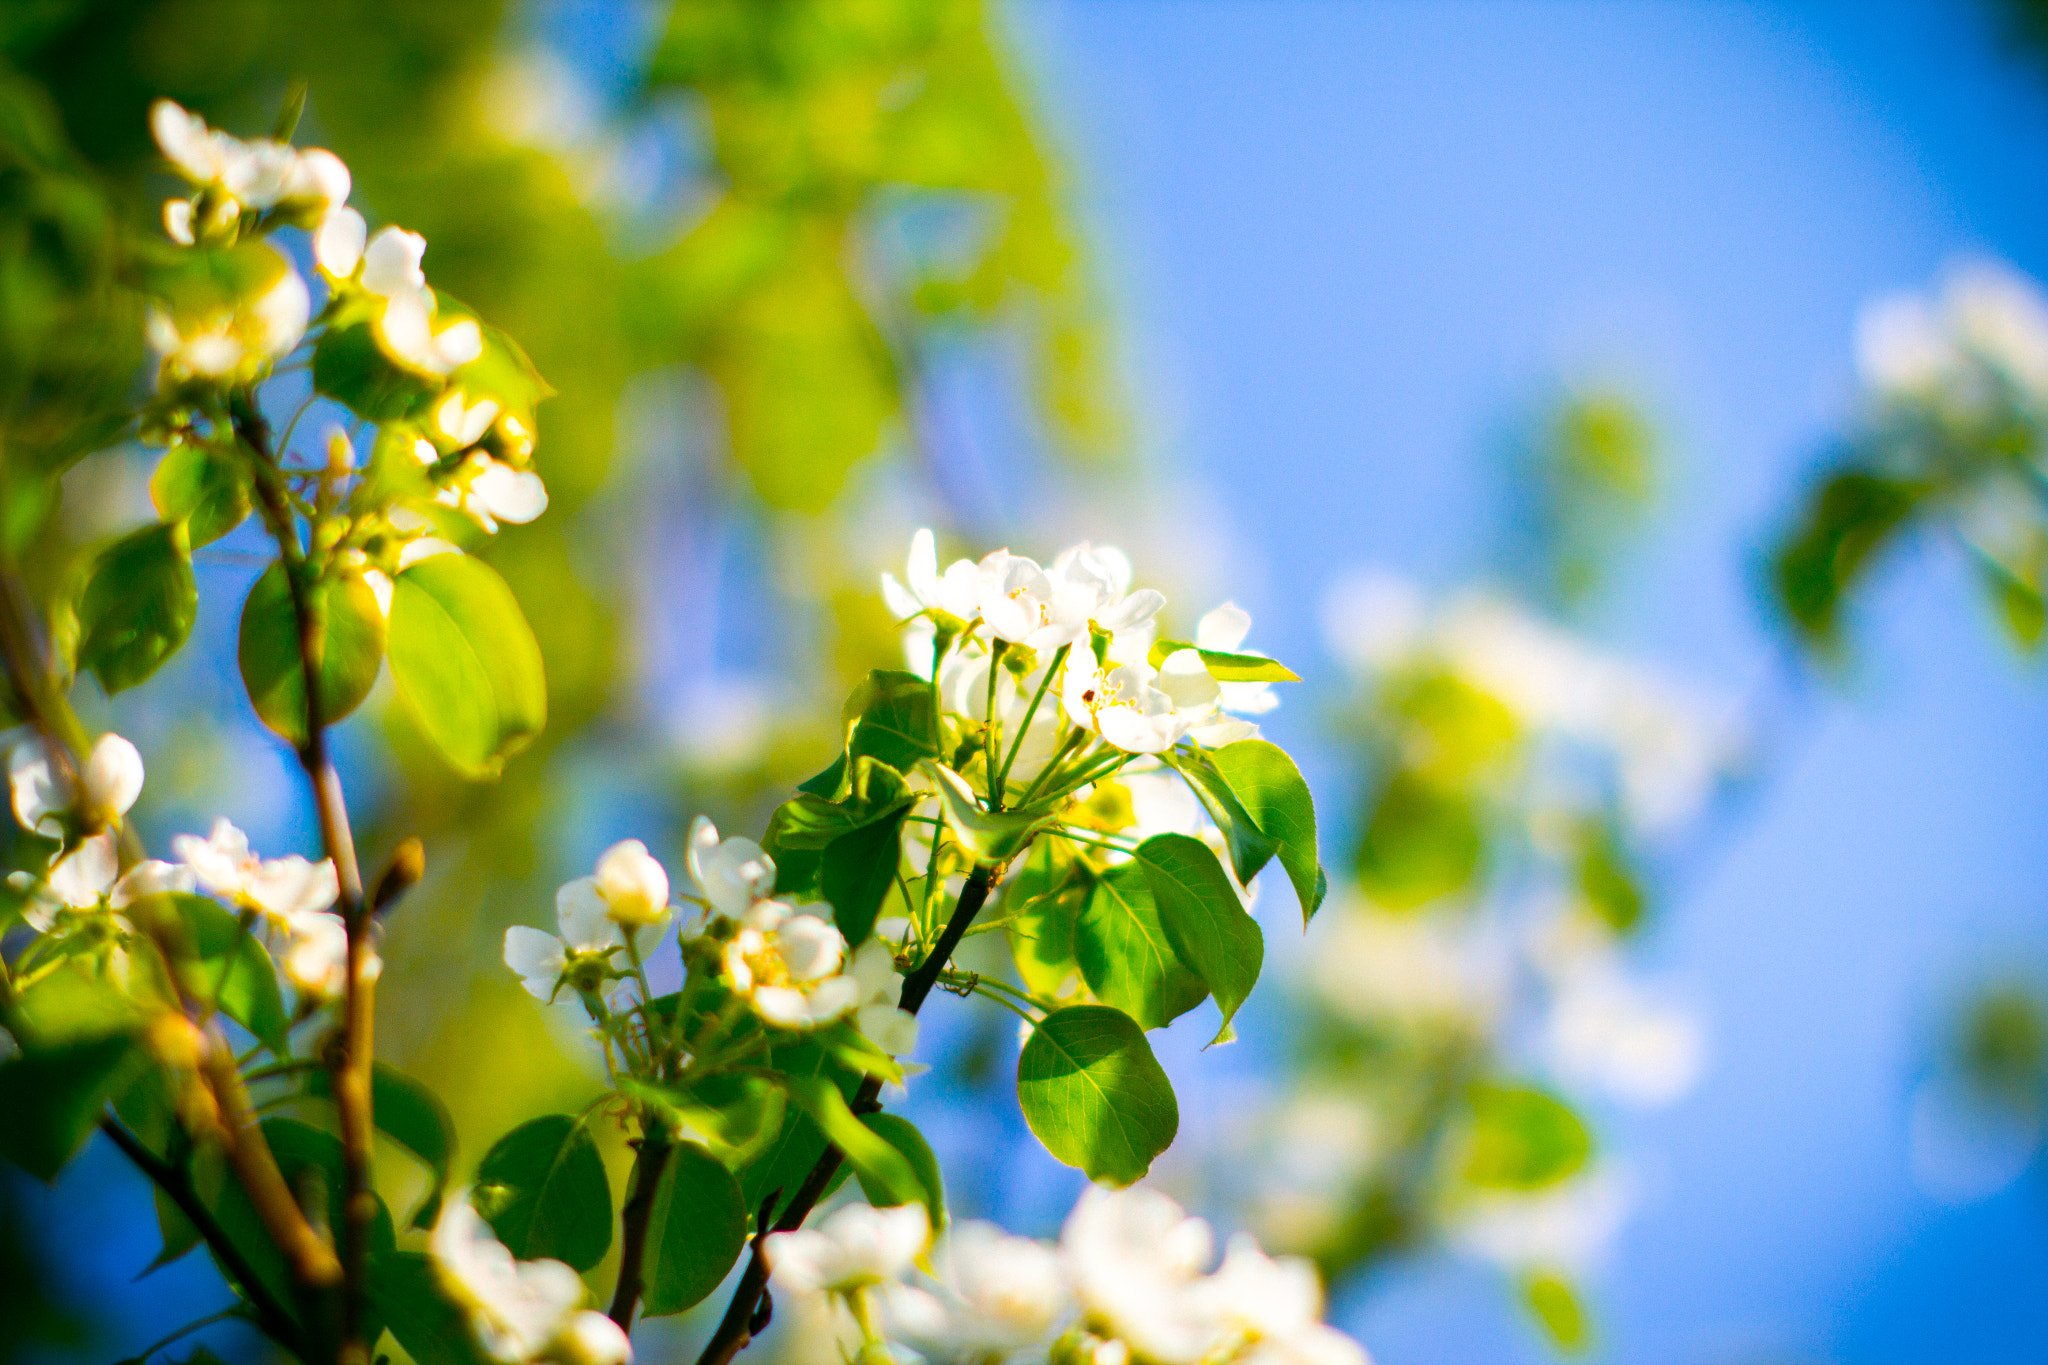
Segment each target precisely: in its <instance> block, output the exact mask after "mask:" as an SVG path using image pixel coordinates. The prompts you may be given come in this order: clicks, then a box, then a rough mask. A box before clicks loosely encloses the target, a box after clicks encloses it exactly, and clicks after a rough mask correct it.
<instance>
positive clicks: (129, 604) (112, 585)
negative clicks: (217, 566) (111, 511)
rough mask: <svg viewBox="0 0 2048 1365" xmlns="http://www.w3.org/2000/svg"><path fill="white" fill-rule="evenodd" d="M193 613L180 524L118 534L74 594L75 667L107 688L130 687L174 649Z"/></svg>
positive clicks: (195, 604) (194, 589) (195, 597)
mask: <svg viewBox="0 0 2048 1365" xmlns="http://www.w3.org/2000/svg"><path fill="white" fill-rule="evenodd" d="M198 611H199V586H198V584H197V583H196V582H194V581H193V578H192V554H191V550H190V542H189V541H188V540H187V539H186V533H185V526H184V523H182V522H163V523H159V524H157V525H155V526H145V527H143V528H142V529H141V530H139V531H136V532H133V533H132V534H129V535H125V536H123V537H121V538H120V539H119V540H117V541H115V542H114V543H113V544H112V545H110V546H108V547H107V548H106V550H104V551H103V552H102V553H101V554H100V557H99V562H98V563H97V564H95V565H94V566H93V571H92V577H91V578H90V579H89V580H87V582H86V585H85V591H84V592H83V593H82V594H81V595H80V597H79V601H78V641H79V643H78V662H79V665H80V666H81V667H84V668H89V669H91V670H92V672H93V676H95V677H97V678H98V679H99V680H100V686H101V687H104V688H105V689H106V690H107V691H109V692H119V691H122V690H124V689H126V688H130V687H133V686H135V685H136V684H137V683H139V682H141V681H142V680H143V679H145V678H147V677H148V676H149V675H150V674H152V673H154V672H156V671H157V669H159V668H161V667H162V666H163V663H164V661H165V660H166V659H168V658H170V657H171V655H173V654H175V653H177V651H178V648H179V646H181V645H183V644H184V643H185V640H186V637H187V636H189V635H191V633H192V618H193V617H194V616H195V615H197V614H198Z"/></svg>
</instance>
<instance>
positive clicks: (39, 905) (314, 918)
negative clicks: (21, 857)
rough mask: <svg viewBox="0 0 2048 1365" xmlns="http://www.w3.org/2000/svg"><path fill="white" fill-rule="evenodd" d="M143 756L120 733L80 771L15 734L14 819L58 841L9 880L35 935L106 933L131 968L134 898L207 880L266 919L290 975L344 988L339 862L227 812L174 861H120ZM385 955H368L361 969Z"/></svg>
mask: <svg viewBox="0 0 2048 1365" xmlns="http://www.w3.org/2000/svg"><path fill="white" fill-rule="evenodd" d="M142 783H143V767H142V756H141V755H140V754H139V753H138V752H137V751H136V749H135V746H134V745H133V744H131V743H129V742H128V741H127V740H125V739H123V738H122V737H121V736H119V735H116V734H111V733H109V734H104V735H101V736H100V737H99V739H97V740H96V741H94V743H93V746H92V748H91V750H90V751H89V752H88V754H87V757H86V760H85V762H84V764H83V765H82V766H81V768H80V769H79V770H78V771H77V772H73V771H71V769H70V766H69V764H68V763H67V762H66V761H65V760H64V758H63V757H62V756H61V754H60V752H59V751H58V750H56V749H54V748H53V747H52V746H50V745H49V744H48V743H46V742H45V741H43V740H41V739H33V738H32V739H27V740H24V741H22V742H21V743H19V744H17V745H16V746H15V748H14V751H13V754H12V755H11V757H10V758H9V761H8V784H9V788H10V795H11V797H12V801H13V806H14V813H15V818H16V819H17V820H19V821H20V822H21V826H22V828H24V829H26V830H28V831H30V832H31V833H34V834H38V835H42V836H44V837H46V838H52V839H57V840H59V841H60V847H59V848H58V850H57V851H56V852H55V853H54V854H52V855H51V857H50V859H49V861H48V863H47V864H46V866H45V869H44V871H43V872H42V873H41V874H40V875H38V874H34V873H30V872H27V871H18V872H14V873H12V874H10V875H9V877H8V885H9V886H10V887H11V888H13V889H14V890H15V892H16V893H17V894H19V895H21V896H22V897H23V909H22V917H23V919H24V920H26V921H27V923H28V924H29V926H30V927H31V928H33V929H35V930H36V931H37V932H38V933H41V934H44V935H51V936H54V937H63V936H66V935H68V934H70V933H72V932H73V931H75V930H81V929H88V928H90V929H96V930H98V931H101V932H102V933H103V936H104V938H105V941H106V944H107V948H108V951H109V958H108V960H109V962H110V964H112V967H113V970H114V971H115V972H117V973H122V972H125V963H126V950H125V947H124V946H123V945H124V944H125V943H126V941H127V940H128V939H130V938H132V937H133V936H134V934H135V932H136V930H135V926H134V925H133V924H132V923H131V922H130V921H129V920H128V918H127V917H126V915H124V914H123V912H124V911H126V910H127V909H128V908H129V907H130V906H132V905H133V904H134V903H135V902H137V901H139V900H142V899H143V898H145V897H148V896H154V895H159V894H162V893H165V892H176V893H185V894H189V893H192V892H194V891H198V890H204V891H207V892H210V893H212V894H214V895H216V896H219V897H220V898H221V899H223V900H225V901H226V902H228V904H229V905H231V906H233V907H234V908H236V909H238V910H242V911H245V912H247V913H249V914H250V915H252V916H255V917H256V918H257V919H258V920H260V922H261V924H262V926H263V929H264V931H265V933H266V935H267V936H268V937H269V939H270V941H271V943H272V946H273V947H274V948H275V949H276V950H277V951H278V952H279V953H280V954H281V955H282V962H283V968H284V974H285V977H286V979H287V980H288V981H290V983H291V984H292V985H293V986H294V987H296V988H297V989H298V990H299V992H300V993H301V995H302V996H303V997H305V998H306V999H308V1000H310V1001H315V1002H317V1001H322V1000H329V999H334V998H337V997H339V996H340V995H341V994H342V992H343V989H344V986H345V981H346V976H347V956H348V932H347V928H346V926H345V925H344V924H343V923H342V920H341V917H340V916H339V915H336V914H334V913H333V912H332V911H331V909H330V907H331V906H332V905H333V904H334V902H335V899H336V897H337V896H338V895H339V887H338V883H337V881H336V878H335V872H334V864H333V863H332V862H331V861H329V860H326V859H323V860H321V861H320V862H317V863H314V862H310V861H308V860H307V859H305V858H302V857H299V856H298V855H297V854H293V855H291V856H289V857H285V858H277V859H263V858H259V857H257V856H256V855H255V854H253V853H251V852H250V851H249V839H248V836H247V835H245V834H244V833H243V832H242V831H241V830H239V829H237V828H235V826H234V825H233V824H232V823H230V822H229V821H228V820H227V819H226V818H225V817H223V818H221V819H219V820H216V821H215V822H214V825H213V830H212V832H211V834H209V835H208V837H206V838H204V839H201V838H198V837H196V836H193V835H189V834H181V835H178V836H176V837H175V838H173V839H172V840H171V847H172V850H173V851H174V852H175V853H176V854H177V858H178V861H177V862H175V863H169V862H163V861H160V860H157V859H142V860H140V861H137V862H135V863H134V864H133V865H132V866H130V867H128V868H127V869H126V870H123V869H122V867H121V851H120V845H119V842H118V839H117V836H116V833H115V828H114V826H116V825H117V824H118V822H119V821H120V819H121V817H122V816H123V815H125V814H126V813H127V812H128V810H129V808H130V807H132V806H133V805H134V804H135V801H136V798H137V797H139V796H140V795H141V794H142ZM379 967H380V964H379V962H378V960H377V957H376V954H375V953H374V952H373V953H371V954H369V955H368V958H367V961H366V963H365V967H364V973H365V975H366V976H368V977H372V978H374V976H375V974H376V973H377V971H378V970H379Z"/></svg>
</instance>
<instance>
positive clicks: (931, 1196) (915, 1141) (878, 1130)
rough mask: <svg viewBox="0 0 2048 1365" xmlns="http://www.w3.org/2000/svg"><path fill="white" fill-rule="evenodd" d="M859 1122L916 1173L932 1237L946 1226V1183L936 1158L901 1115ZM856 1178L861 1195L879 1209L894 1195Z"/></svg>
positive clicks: (865, 1178)
mask: <svg viewBox="0 0 2048 1365" xmlns="http://www.w3.org/2000/svg"><path fill="white" fill-rule="evenodd" d="M860 1121H861V1122H862V1123H863V1124H865V1125H867V1127H868V1128H869V1129H870V1130H871V1131H872V1132H873V1133H874V1134H875V1135H876V1136H877V1137H879V1138H881V1139H882V1140H883V1141H885V1142H887V1143H888V1144H889V1145H890V1146H891V1147H894V1148H895V1149H896V1150H897V1151H899V1152H901V1153H902V1154H903V1159H904V1160H905V1161H907V1162H909V1163H910V1169H911V1170H912V1171H913V1172H915V1173H916V1175H917V1181H918V1184H919V1185H920V1186H922V1187H923V1189H924V1209H925V1215H926V1217H927V1218H928V1219H929V1220H930V1224H931V1230H932V1232H933V1233H934V1234H936V1233H938V1232H940V1231H941V1230H943V1229H944V1228H945V1226H946V1182H945V1177H944V1176H943V1175H941V1174H940V1171H939V1158H938V1156H937V1154H936V1153H934V1152H933V1151H932V1145H931V1144H930V1143H929V1142H927V1141H925V1137H924V1134H923V1133H921V1132H919V1131H918V1130H917V1125H916V1124H914V1123H912V1122H911V1121H910V1120H909V1119H907V1118H904V1117H903V1116H902V1115H901V1114H886V1113H885V1114H862V1115H861V1116H860ZM855 1174H856V1175H858V1176H859V1177H860V1188H861V1193H863V1194H865V1195H866V1196H867V1199H868V1202H869V1203H870V1204H874V1205H876V1206H878V1207H879V1206H881V1205H883V1204H887V1203H889V1202H891V1198H892V1195H893V1194H894V1191H892V1190H890V1189H889V1188H887V1187H885V1186H884V1185H883V1184H882V1183H881V1182H880V1181H878V1180H876V1179H874V1178H873V1177H872V1176H869V1175H868V1174H866V1173H865V1172H862V1171H856V1172H855Z"/></svg>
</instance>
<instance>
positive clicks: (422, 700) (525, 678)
mask: <svg viewBox="0 0 2048 1365" xmlns="http://www.w3.org/2000/svg"><path fill="white" fill-rule="evenodd" d="M390 650H391V676H392V680H393V681H395V682H396V683H397V684H398V695H399V698H400V699H401V700H402V701H404V703H405V705H406V709H407V710H409V711H410V712H411V713H412V716H413V718H414V719H415V720H416V721H418V722H419V726H420V728H421V729H422V730H423V731H425V732H426V734H427V737H428V738H429V739H431V740H432V741H433V742H434V745H435V747H436V748H438V749H439V750H440V751H441V754H442V756H443V757H445V758H446V759H447V760H448V761H449V763H450V764H452V765H453V766H454V767H455V768H456V769H457V770H458V771H459V772H461V773H463V774H464V775H466V776H469V777H473V778H485V777H495V776H496V775H497V774H498V772H499V771H500V770H501V769H502V768H503V767H504V764H505V760H506V759H507V758H509V757H511V756H512V755H513V754H516V753H518V752H519V751H520V750H521V749H524V748H525V747H526V746H527V745H529V744H531V743H532V742H533V740H534V737H535V736H537V735H538V734H539V733H540V731H541V727H542V725H544V724H545V723H546V721H547V683H546V680H545V678H544V677H543V676H542V673H541V659H540V646H539V645H538V644H537V643H535V641H534V638H533V630H532V628H531V627H530V626H528V625H527V624H526V617H525V616H524V615H522V614H521V613H520V610H519V603H518V601H517V600H516V599H515V598H514V597H513V596H512V590H511V589H510V588H508V587H506V586H505V580H504V579H502V578H500V577H498V575H497V573H496V572H495V571H493V570H492V569H491V568H490V566H489V565H487V564H484V563H483V562H482V561H481V560H476V559H472V558H470V557H469V556H467V555H454V554H444V555H434V556H433V557H431V558H429V559H423V560H421V561H420V562H419V563H417V564H415V565H413V566H412V567H411V568H409V569H407V570H406V571H405V572H404V573H402V574H400V575H398V579H397V582H396V583H395V585H394V587H393V591H392V596H391V642H390Z"/></svg>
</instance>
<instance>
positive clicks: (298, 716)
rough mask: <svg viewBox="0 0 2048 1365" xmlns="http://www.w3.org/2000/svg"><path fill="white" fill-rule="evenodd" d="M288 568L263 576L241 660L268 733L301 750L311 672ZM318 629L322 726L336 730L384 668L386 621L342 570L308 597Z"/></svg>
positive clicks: (245, 614) (351, 574)
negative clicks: (303, 655)
mask: <svg viewBox="0 0 2048 1365" xmlns="http://www.w3.org/2000/svg"><path fill="white" fill-rule="evenodd" d="M285 574H286V570H285V566H284V564H283V562H282V561H279V562H277V563H275V564H272V565H271V566H270V567H269V568H268V569H266V570H264V572H263V576H262V577H261V578H259V579H257V580H256V585H255V586H254V587H252V588H250V589H249V600H248V601H247V602H245V603H243V604H242V632H241V639H240V641H239V644H238V647H237V650H236V654H237V656H238V658H239V659H240V662H241V665H242V682H243V683H244V684H245V685H246V686H247V687H248V689H249V700H250V701H251V702H253V703H255V706H256V714H257V715H258V716H259V717H261V718H262V721H263V723H264V724H265V725H268V726H269V727H270V728H271V729H273V730H275V731H277V733H278V734H280V735H283V736H284V737H285V738H286V739H288V740H290V741H291V742H292V743H294V744H303V743H304V742H305V739H306V670H305V668H304V667H303V666H302V665H301V661H300V658H299V614H298V611H297V609H296V608H294V606H293V605H292V591H291V584H290V581H289V580H288V579H287V578H286V576H285ZM308 605H309V606H310V607H311V608H312V611H313V614H314V616H315V618H316V619H317V620H318V622H319V633H320V718H321V721H322V723H324V724H332V723H334V722H335V721H338V720H340V719H341V718H342V717H344V716H346V715H347V714H348V713H349V712H351V711H353V710H355V709H356V707H358V706H360V705H362V702H363V698H364V697H367V696H369V695H370V689H371V688H372V687H373V686H375V685H376V682H377V670H378V669H379V668H380V667H381V666H382V665H383V662H384V613H383V611H382V609H381V608H379V607H378V605H377V594H376V593H374V592H372V591H371V590H370V585H369V584H368V583H367V582H366V581H364V579H363V575H362V574H361V572H359V571H358V570H355V569H349V568H343V569H340V570H339V571H338V572H337V573H336V574H335V576H333V577H331V578H323V579H321V580H320V581H319V582H318V583H316V584H314V585H313V586H312V587H311V588H310V589H309V590H308Z"/></svg>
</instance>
